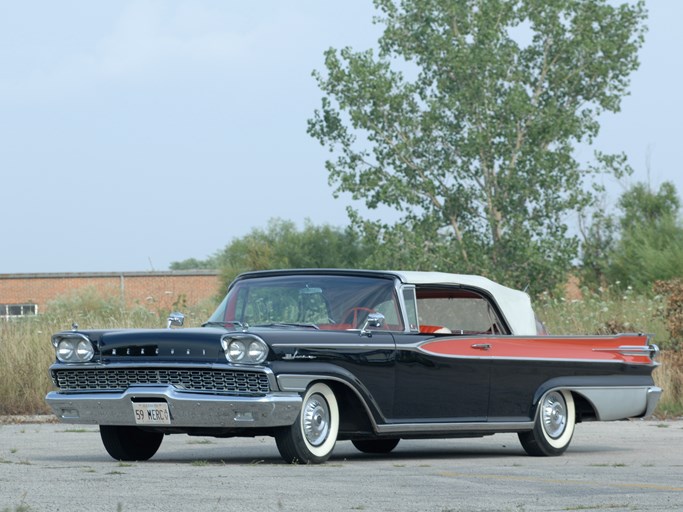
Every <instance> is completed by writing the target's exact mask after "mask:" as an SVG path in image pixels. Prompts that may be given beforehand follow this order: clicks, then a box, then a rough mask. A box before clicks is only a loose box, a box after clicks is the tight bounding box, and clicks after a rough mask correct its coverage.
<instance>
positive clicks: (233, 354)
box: [46, 269, 661, 463]
mask: <svg viewBox="0 0 683 512" xmlns="http://www.w3.org/2000/svg"><path fill="white" fill-rule="evenodd" d="M174 322H175V318H172V319H170V322H169V323H174ZM53 345H54V346H55V349H56V353H57V361H56V362H55V363H54V364H53V365H52V366H51V368H50V373H51V376H52V378H53V381H54V383H55V386H56V388H57V389H56V390H55V391H53V392H50V393H49V394H48V395H47V398H46V399H47V402H48V404H49V405H50V406H51V407H52V409H53V411H54V413H55V414H56V416H57V417H58V418H59V419H60V420H61V421H63V422H66V423H83V424H97V425H100V432H101V436H102V440H103V443H104V446H105V448H106V449H107V451H108V452H109V454H110V455H112V456H113V457H114V458H116V459H120V460H144V459H148V458H150V457H151V456H153V455H154V453H156V451H157V449H158V448H159V446H160V443H161V441H162V439H163V436H164V435H166V434H175V433H185V434H189V435H202V436H216V437H232V436H256V435H270V436H273V437H275V439H276V442H277V446H278V449H279V451H280V454H281V455H282V457H283V458H284V459H285V460H287V461H289V462H303V463H308V462H314V463H317V462H323V461H325V460H326V459H327V458H328V457H329V456H330V454H331V453H332V450H333V448H334V446H335V443H336V441H337V440H351V441H353V443H354V445H355V446H356V447H357V448H358V449H360V450H361V451H364V452H370V453H386V452H389V451H391V450H392V449H393V448H394V447H395V446H396V445H397V443H398V442H399V440H400V439H402V438H424V437H477V436H483V435H489V434H493V433H496V432H517V433H518V434H519V438H520V441H521V442H522V445H523V446H524V448H525V450H526V451H527V452H528V453H529V454H532V455H559V454H561V453H563V452H564V451H565V450H566V449H567V447H568V445H569V443H570V441H571V438H572V435H573V433H574V425H575V424H576V423H578V422H581V421H588V420H616V419H623V418H629V417H642V416H645V415H649V414H651V413H652V411H653V409H654V407H655V405H656V402H657V399H658V398H659V396H660V394H661V390H660V389H659V388H658V387H656V386H655V385H654V382H653V380H652V371H653V369H654V368H655V367H656V364H657V363H655V362H654V358H655V356H656V354H657V348H656V346H655V345H652V344H651V343H650V338H649V337H648V336H646V335H637V334H621V335H616V336H599V337H579V336H575V337H574V336H569V337H568V336H561V337H560V336H548V335H546V334H545V333H544V332H543V330H542V329H541V328H540V324H539V323H538V321H537V320H536V317H535V315H534V312H533V309H532V307H531V303H530V300H529V298H528V296H527V295H526V294H524V293H522V292H519V291H516V290H512V289H509V288H505V287H503V286H501V285H498V284H496V283H493V282H491V281H489V280H487V279H485V278H481V277H478V276H464V275H455V274H443V273H434V272H391V271H360V270H359V271H354V270H322V269H309V270H281V271H264V272H252V273H247V274H243V275H241V276H239V277H238V278H237V279H236V280H235V282H234V283H232V284H231V286H230V288H229V290H228V294H227V296H226V298H225V299H224V301H223V302H222V303H221V305H220V306H219V307H218V309H217V310H216V312H215V313H214V314H213V315H212V317H211V318H210V319H209V321H208V322H207V323H206V324H204V326H203V327H201V328H195V329H149V330H112V331H107V330H97V331H78V330H76V331H66V332H62V333H58V334H56V335H54V336H53Z"/></svg>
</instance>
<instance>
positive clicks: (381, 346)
mask: <svg viewBox="0 0 683 512" xmlns="http://www.w3.org/2000/svg"><path fill="white" fill-rule="evenodd" d="M373 332H374V333H376V332H377V331H373ZM271 347H273V348H277V349H286V348H296V349H299V350H301V349H333V350H339V349H343V350H348V349H361V350H396V345H395V344H394V343H296V344H289V345H288V344H286V343H273V344H272V345H271Z"/></svg>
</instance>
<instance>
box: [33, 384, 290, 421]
mask: <svg viewBox="0 0 683 512" xmlns="http://www.w3.org/2000/svg"><path fill="white" fill-rule="evenodd" d="M45 401H46V402H47V403H48V405H49V406H50V407H51V408H52V411H53V412H54V414H55V415H56V416H57V418H59V420H60V421H62V422H64V423H78V424H97V425H135V424H136V423H135V414H134V412H133V405H132V404H133V402H146V401H147V402H166V403H167V404H168V409H169V412H170V415H171V424H170V425H166V426H168V427H171V428H173V427H223V428H241V427H244V428H264V427H266V428H267V427H281V426H288V425H292V424H293V423H294V421H295V420H296V417H297V415H298V414H299V410H300V409H301V402H302V399H301V396H300V395H299V394H298V393H270V394H268V395H265V396H258V397H254V396H228V395H213V394H204V393H192V392H186V391H179V390H178V389H176V388H174V387H172V386H137V387H131V388H129V389H127V390H126V391H123V392H121V393H60V392H57V391H53V392H50V393H48V394H47V396H46V397H45Z"/></svg>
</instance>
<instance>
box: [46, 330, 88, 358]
mask: <svg viewBox="0 0 683 512" xmlns="http://www.w3.org/2000/svg"><path fill="white" fill-rule="evenodd" d="M52 345H54V347H55V353H56V355H57V359H58V360H59V361H61V362H63V363H86V362H88V361H90V360H91V359H92V358H93V356H94V355H95V348H94V347H93V345H92V343H91V341H90V340H89V339H88V338H87V337H86V336H83V335H82V334H69V335H58V336H53V338H52Z"/></svg>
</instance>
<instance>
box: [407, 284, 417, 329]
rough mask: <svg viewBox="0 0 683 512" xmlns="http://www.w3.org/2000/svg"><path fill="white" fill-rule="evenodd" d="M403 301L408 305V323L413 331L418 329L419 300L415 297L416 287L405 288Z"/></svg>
mask: <svg viewBox="0 0 683 512" xmlns="http://www.w3.org/2000/svg"><path fill="white" fill-rule="evenodd" d="M403 302H404V304H405V307H406V313H407V314H408V324H409V325H410V330H411V331H417V330H418V324H419V322H418V321H417V301H416V299H415V288H413V287H412V286H411V287H405V288H404V289H403Z"/></svg>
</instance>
